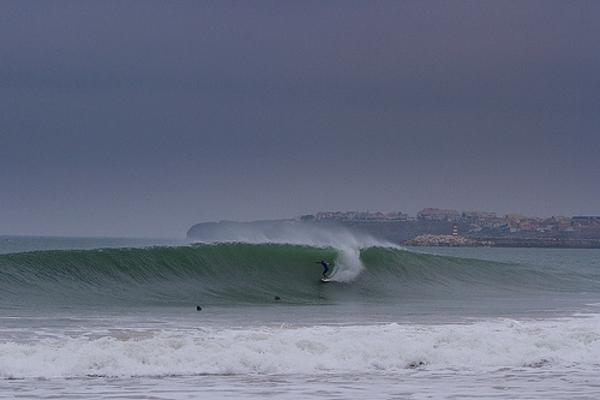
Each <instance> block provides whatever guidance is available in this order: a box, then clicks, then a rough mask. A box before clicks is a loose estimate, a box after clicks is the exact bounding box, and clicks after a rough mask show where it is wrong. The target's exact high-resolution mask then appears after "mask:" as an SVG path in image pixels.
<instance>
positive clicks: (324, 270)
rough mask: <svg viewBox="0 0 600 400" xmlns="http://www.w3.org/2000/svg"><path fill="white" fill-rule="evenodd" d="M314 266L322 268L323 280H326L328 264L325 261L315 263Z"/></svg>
mask: <svg viewBox="0 0 600 400" xmlns="http://www.w3.org/2000/svg"><path fill="white" fill-rule="evenodd" d="M316 264H321V265H322V266H323V279H327V273H328V272H329V266H330V265H331V264H329V263H328V262H327V261H325V260H321V261H317V262H316Z"/></svg>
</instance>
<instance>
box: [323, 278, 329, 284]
mask: <svg viewBox="0 0 600 400" xmlns="http://www.w3.org/2000/svg"><path fill="white" fill-rule="evenodd" d="M321 282H323V283H327V282H331V278H321Z"/></svg>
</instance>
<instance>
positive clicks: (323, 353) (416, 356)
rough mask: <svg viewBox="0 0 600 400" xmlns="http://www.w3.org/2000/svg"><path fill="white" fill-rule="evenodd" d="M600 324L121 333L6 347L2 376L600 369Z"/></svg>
mask: <svg viewBox="0 0 600 400" xmlns="http://www.w3.org/2000/svg"><path fill="white" fill-rule="evenodd" d="M599 328H600V316H598V315H595V316H592V317H588V318H577V319H573V318H570V319H563V320H555V321H521V322H518V321H514V320H495V321H482V322H477V323H473V324H466V325H460V324H457V325H398V324H388V325H363V326H335V327H334V326H313V327H301V328H279V329H274V328H252V329H207V330H170V331H168V330H159V331H143V330H142V331H136V330H121V331H119V332H117V333H113V334H112V335H104V336H102V335H95V336H92V335H87V336H84V337H68V336H64V337H59V338H53V339H43V340H38V341H35V342H31V343H15V342H8V343H1V344H0V377H2V378H33V377H37V378H39V377H42V378H55V377H82V376H116V377H128V376H164V375H180V376H186V375H199V374H214V375H230V374H261V375H268V374H308V375H311V374H323V373H336V374H343V373H361V374H363V373H381V372H385V373H399V372H402V371H407V370H410V369H414V368H420V369H423V370H431V371H435V370H443V369H454V370H469V371H489V370H498V369H500V368H546V367H552V368H555V367H565V368H581V369H589V368H597V365H598V358H599V357H600V333H599V332H600V329H599Z"/></svg>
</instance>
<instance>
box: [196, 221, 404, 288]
mask: <svg viewBox="0 0 600 400" xmlns="http://www.w3.org/2000/svg"><path fill="white" fill-rule="evenodd" d="M187 237H188V239H189V240H192V241H196V242H201V243H250V244H293V245H302V246H311V247H321V248H323V247H332V248H334V249H336V250H337V251H338V253H339V256H338V257H337V260H336V267H335V269H334V274H333V276H332V280H334V281H338V282H350V281H352V280H354V279H356V277H358V275H359V274H360V273H361V272H362V271H363V270H364V265H363V263H362V261H361V259H360V251H361V250H363V249H367V248H370V247H387V248H400V247H399V246H397V245H395V244H393V243H391V242H389V241H385V240H379V239H375V238H374V237H372V236H370V235H368V234H365V233H360V232H355V231H351V230H349V229H348V228H346V227H343V226H340V225H336V224H327V225H316V224H314V223H307V222H301V221H296V220H280V221H254V222H233V221H221V222H208V223H201V224H196V225H194V226H192V227H191V228H190V230H189V231H188V233H187Z"/></svg>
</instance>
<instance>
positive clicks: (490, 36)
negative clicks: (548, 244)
mask: <svg viewBox="0 0 600 400" xmlns="http://www.w3.org/2000/svg"><path fill="white" fill-rule="evenodd" d="M0 9H1V12H0V234H52V235H118V236H160V237H181V236H183V235H184V234H185V231H186V230H187V228H188V227H189V226H190V225H191V224H193V223H195V222H200V221H211V220H221V219H241V220H251V219H263V218H281V217H289V216H295V215H299V214H303V213H309V212H316V211H319V210H382V211H392V210H394V211H395V210H399V211H404V212H408V213H410V214H414V213H416V212H417V211H418V210H419V209H421V208H423V207H445V208H456V209H460V210H471V209H476V210H491V211H497V212H499V213H505V212H509V211H514V212H520V213H525V214H528V215H536V216H549V215H573V214H600V23H599V21H600V2H598V1H548V0H544V1H465V2H461V1H440V2H437V1H420V0H419V1H390V2H384V1H367V0H365V1H356V2H355V1H306V0H303V1H296V2H286V1H281V0H277V1H273V2H269V1H260V2H252V1H235V2H230V1H214V2H210V1H191V2H184V1H177V2H171V1H169V2H167V1H162V2H155V1H128V2H123V1H69V2H64V1H22V0H19V1H2V2H1V3H0Z"/></svg>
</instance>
